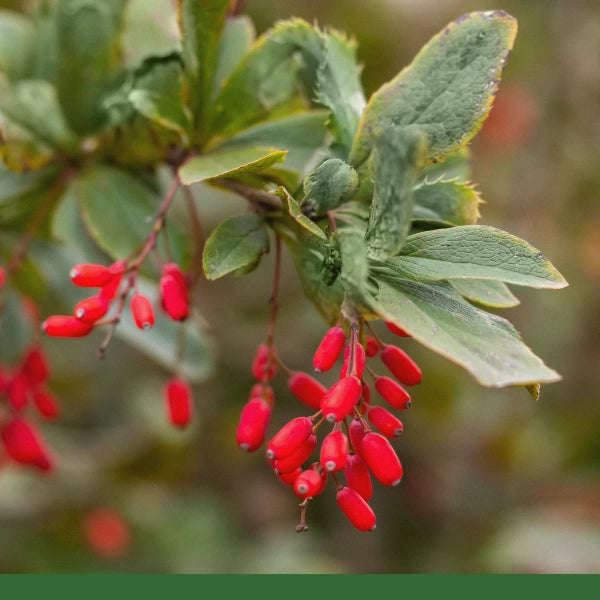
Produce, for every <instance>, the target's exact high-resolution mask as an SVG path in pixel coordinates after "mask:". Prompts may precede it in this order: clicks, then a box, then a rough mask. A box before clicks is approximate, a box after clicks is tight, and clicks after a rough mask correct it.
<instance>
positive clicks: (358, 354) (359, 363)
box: [340, 343, 366, 379]
mask: <svg viewBox="0 0 600 600" xmlns="http://www.w3.org/2000/svg"><path fill="white" fill-rule="evenodd" d="M354 348H355V349H354V354H355V356H354V367H355V368H354V372H353V373H351V374H352V375H356V376H357V377H358V378H359V379H360V378H361V377H362V376H363V372H364V370H365V364H366V354H365V349H364V346H363V345H362V344H358V343H357V344H355V346H354ZM349 361H350V344H348V345H347V346H346V348H345V350H344V364H343V365H342V368H341V370H340V379H343V378H344V377H346V375H347V374H348V363H349Z"/></svg>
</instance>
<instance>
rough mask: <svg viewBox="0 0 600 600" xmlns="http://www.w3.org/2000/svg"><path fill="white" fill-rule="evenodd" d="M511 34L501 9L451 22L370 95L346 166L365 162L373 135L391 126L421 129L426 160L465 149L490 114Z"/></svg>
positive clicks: (510, 20)
mask: <svg viewBox="0 0 600 600" xmlns="http://www.w3.org/2000/svg"><path fill="white" fill-rule="evenodd" d="M516 33H517V22H516V20H515V19H514V18H513V17H511V16H510V15H508V14H507V13H505V12H504V11H501V10H493V11H487V12H474V13H469V14H466V15H463V16H462V17H459V18H458V19H456V21H454V22H453V23H450V24H449V25H448V26H447V27H445V28H444V29H443V30H442V31H441V32H440V33H438V34H437V35H436V36H435V37H433V38H432V39H431V41H430V42H429V43H427V44H426V45H425V46H424V47H423V48H422V49H421V51H420V52H419V53H418V54H417V56H416V57H415V59H414V60H413V62H412V63H411V64H410V65H409V66H408V67H406V68H405V69H403V70H402V71H401V72H400V73H399V74H398V75H397V76H396V77H394V78H393V79H392V80H391V81H389V82H388V83H386V84H384V85H383V86H382V87H381V88H379V90H377V91H376V92H375V93H374V94H373V95H372V96H371V98H370V99H369V102H368V104H367V107H366V108H365V110H364V112H363V115H362V117H361V120H360V124H359V127H358V131H357V133H356V136H355V138H354V142H353V146H352V152H351V154H350V163H351V164H353V165H354V166H356V165H359V164H361V163H362V162H363V161H364V160H366V158H367V157H368V155H369V153H370V152H371V148H372V145H373V141H374V139H375V137H376V136H377V134H378V133H379V132H380V131H385V130H387V129H389V128H390V127H393V126H404V127H407V126H413V127H418V128H420V129H421V130H422V131H423V132H424V133H425V134H426V135H427V141H428V159H429V161H439V160H442V159H443V158H444V157H446V156H448V155H449V154H453V153H454V152H456V151H457V150H458V149H459V148H461V147H463V146H464V145H465V144H467V143H468V142H469V140H470V139H471V138H472V137H473V136H474V135H475V134H476V133H477V131H478V130H479V129H480V127H481V125H482V123H483V121H484V120H485V118H486V117H487V115H488V113H489V111H490V108H491V105H492V101H493V99H494V95H495V94H496V89H497V87H498V83H499V81H500V78H501V75H502V71H503V69H504V65H505V63H506V61H507V59H508V56H509V54H510V50H511V48H512V45H513V42H514V39H515V36H516Z"/></svg>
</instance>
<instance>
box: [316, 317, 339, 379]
mask: <svg viewBox="0 0 600 600" xmlns="http://www.w3.org/2000/svg"><path fill="white" fill-rule="evenodd" d="M345 343H346V334H345V333H344V330H343V329H342V328H341V327H332V328H331V329H329V330H328V331H327V333H326V334H325V335H324V336H323V339H322V340H321V343H320V344H319V346H318V347H317V349H316V350H315V354H314V356H313V366H314V368H315V371H317V372H318V373H324V372H325V371H329V369H331V367H333V365H334V364H335V363H336V361H337V359H338V358H339V357H340V354H341V353H342V350H343V349H344V344H345Z"/></svg>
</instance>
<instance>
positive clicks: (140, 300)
mask: <svg viewBox="0 0 600 600" xmlns="http://www.w3.org/2000/svg"><path fill="white" fill-rule="evenodd" d="M136 277H137V267H135V266H134V267H130V268H129V269H128V268H127V267H126V265H125V263H124V262H123V261H117V262H115V263H113V264H111V265H110V266H108V267H107V266H105V265H100V264H78V265H75V266H74V267H73V268H72V269H71V272H70V279H71V281H72V282H73V283H74V284H75V285H77V286H79V287H82V288H96V289H97V290H98V291H97V293H95V294H94V295H91V296H88V297H86V298H84V299H82V300H81V301H79V302H78V303H77V304H76V305H75V307H74V309H73V313H72V314H71V315H52V316H50V317H48V318H47V319H46V320H45V321H44V322H43V323H42V331H44V333H46V334H47V335H49V336H53V337H70V338H73V337H83V336H86V335H88V334H89V333H90V332H91V331H92V330H93V329H94V328H95V327H98V326H101V325H112V326H116V325H117V324H118V322H119V320H120V318H121V314H122V312H123V309H124V307H125V303H126V301H127V297H128V295H129V294H130V292H132V294H131V299H130V302H129V308H130V312H131V316H132V317H133V320H134V322H135V324H136V325H137V327H139V328H140V329H144V330H147V329H150V328H151V327H152V326H153V325H154V322H155V310H154V305H153V303H152V301H151V300H150V299H149V298H148V297H147V296H145V295H144V294H142V293H140V292H139V291H138V290H137V284H136ZM158 289H159V301H160V306H161V308H162V310H163V311H164V313H165V314H166V315H167V316H168V317H169V318H170V319H172V320H173V321H185V320H186V319H187V318H188V316H189V311H190V308H189V307H190V301H189V291H188V282H187V280H186V277H185V275H184V273H183V272H182V271H181V269H180V267H179V266H178V265H177V264H176V263H173V262H169V263H166V264H164V265H163V266H162V270H161V275H160V279H159V285H158ZM113 306H116V308H115V311H114V315H113V316H110V317H109V318H105V317H106V316H107V315H108V314H109V311H110V310H111V309H112V308H113ZM164 398H165V403H166V408H167V416H168V418H169V420H170V421H171V423H173V425H176V426H177V427H185V426H186V425H187V424H188V423H189V422H190V420H191V417H192V393H191V388H190V385H189V384H188V382H187V381H185V380H184V379H182V378H181V377H179V376H174V377H173V378H171V379H170V380H169V381H168V382H167V383H166V385H165V388H164Z"/></svg>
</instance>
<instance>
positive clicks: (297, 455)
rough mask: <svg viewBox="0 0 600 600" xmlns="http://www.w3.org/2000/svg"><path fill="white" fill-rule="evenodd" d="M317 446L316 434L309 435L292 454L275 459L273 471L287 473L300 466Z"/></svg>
mask: <svg viewBox="0 0 600 600" xmlns="http://www.w3.org/2000/svg"><path fill="white" fill-rule="evenodd" d="M316 447H317V436H316V435H315V434H314V433H313V434H312V435H309V436H308V437H307V438H306V440H305V441H304V443H303V444H302V445H301V446H300V447H299V448H298V449H297V450H296V451H295V452H293V453H292V454H290V455H289V456H286V457H285V458H280V459H275V464H274V467H275V471H276V472H277V473H289V472H290V471H295V470H296V469H297V468H298V467H301V466H302V465H303V464H304V463H305V462H306V461H307V460H308V459H309V458H310V456H311V454H312V453H313V452H314V451H315V448H316Z"/></svg>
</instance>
